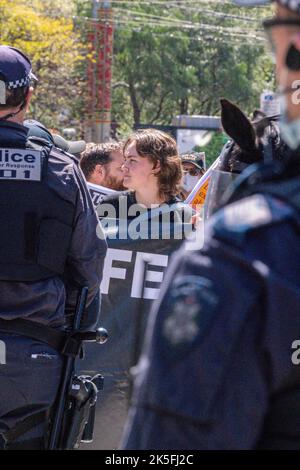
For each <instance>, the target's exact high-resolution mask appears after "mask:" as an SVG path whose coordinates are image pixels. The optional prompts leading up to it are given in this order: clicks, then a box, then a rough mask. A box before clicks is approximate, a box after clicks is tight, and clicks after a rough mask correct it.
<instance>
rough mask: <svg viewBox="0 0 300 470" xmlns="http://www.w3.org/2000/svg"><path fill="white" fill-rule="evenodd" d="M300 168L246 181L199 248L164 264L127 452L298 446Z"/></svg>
mask: <svg viewBox="0 0 300 470" xmlns="http://www.w3.org/2000/svg"><path fill="white" fill-rule="evenodd" d="M298 161H299V159H298ZM299 166H300V165H299V163H297V164H296V165H292V164H291V166H290V163H289V164H288V168H281V169H280V168H279V170H278V168H277V169H275V168H274V169H275V170H276V171H274V173H273V177H272V178H271V181H270V185H269V184H268V183H267V182H266V181H263V178H261V176H262V174H263V172H264V170H262V171H259V172H257V174H256V176H255V175H252V186H253V187H254V189H253V190H252V193H253V192H254V194H251V190H250V191H248V194H247V197H245V198H243V199H241V200H237V201H236V202H234V203H231V204H229V205H227V206H225V207H224V208H223V209H221V210H220V211H218V212H217V213H216V214H215V215H214V216H213V217H212V219H211V222H210V223H209V225H208V227H207V233H206V238H205V245H204V247H203V248H202V247H199V250H196V251H195V250H194V251H193V250H192V251H191V250H188V249H186V248H188V245H185V246H184V247H183V248H182V249H181V250H180V251H179V252H178V253H177V255H175V256H174V258H173V261H172V263H171V266H170V268H169V270H168V273H167V274H166V283H165V286H164V289H163V290H162V292H161V298H160V299H159V301H158V302H157V304H156V305H155V308H154V310H153V311H152V314H151V315H150V320H149V324H148V330H147V335H146V342H145V345H144V351H143V354H142V358H141V360H140V363H139V366H138V368H137V372H138V373H137V379H136V389H135V393H134V399H133V407H132V409H131V412H130V420H129V422H128V425H127V429H126V432H125V436H124V441H123V447H124V448H125V449H173V450H175V449H178V450H183V449H254V448H263V449H300V368H299V367H300V366H299V362H300V347H299V346H300V314H299V312H300V168H299ZM277 170H278V171H277ZM249 181H250V179H249ZM268 186H269V187H268ZM278 188H279V189H280V192H281V194H278V193H277V191H278ZM276 193H277V194H276ZM200 248H201V249H200ZM158 430H159V432H158Z"/></svg>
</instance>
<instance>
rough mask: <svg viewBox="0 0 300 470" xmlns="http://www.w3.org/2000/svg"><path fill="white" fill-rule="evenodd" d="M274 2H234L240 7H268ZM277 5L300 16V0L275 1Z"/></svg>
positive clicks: (264, 0)
mask: <svg viewBox="0 0 300 470" xmlns="http://www.w3.org/2000/svg"><path fill="white" fill-rule="evenodd" d="M271 1H274V0H233V2H234V3H236V4H237V5H240V6H255V5H266V4H267V3H271ZM275 1H276V2H277V3H279V4H280V5H282V6H283V7H285V8H288V9H289V10H291V11H294V12H295V13H299V15H300V0H275Z"/></svg>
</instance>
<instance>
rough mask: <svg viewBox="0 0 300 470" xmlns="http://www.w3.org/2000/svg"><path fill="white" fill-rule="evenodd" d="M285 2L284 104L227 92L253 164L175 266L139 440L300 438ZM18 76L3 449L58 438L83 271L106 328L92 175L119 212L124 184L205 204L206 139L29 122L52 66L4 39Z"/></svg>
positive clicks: (1, 306)
mask: <svg viewBox="0 0 300 470" xmlns="http://www.w3.org/2000/svg"><path fill="white" fill-rule="evenodd" d="M235 2H236V3H241V4H242V3H243V1H242V0H235ZM251 3H262V2H260V1H259V0H257V1H256V0H254V1H252V2H251ZM275 4H276V5H275V8H276V10H275V17H274V18H273V19H271V20H267V21H265V22H264V27H265V29H266V31H267V33H268V38H269V40H270V41H271V44H272V46H273V50H274V51H275V54H276V59H277V68H276V74H277V81H278V85H279V89H280V93H281V95H282V97H283V101H284V109H283V116H282V117H281V119H280V120H279V124H278V123H277V121H276V120H275V119H268V118H267V117H266V116H261V115H260V116H259V118H257V119H254V120H253V122H250V120H249V119H247V118H246V116H245V115H244V114H243V113H242V112H241V111H240V110H238V109H237V107H235V106H234V105H232V103H230V102H228V101H226V100H223V101H222V102H221V104H222V123H223V127H224V129H225V131H226V132H227V133H228V135H229V136H230V137H231V141H230V143H229V145H227V146H226V147H225V149H224V150H223V151H222V153H221V156H220V166H219V169H220V170H222V171H224V170H225V171H227V172H234V173H239V174H240V173H241V176H240V177H239V178H237V179H236V180H235V182H234V184H233V185H232V186H231V188H230V190H229V192H228V193H226V197H224V198H223V199H222V201H221V203H220V204H218V207H217V208H218V210H216V213H215V215H213V216H212V217H211V218H210V219H209V223H208V230H207V233H206V236H205V244H204V246H201V249H200V248H199V249H196V250H195V249H194V250H193V251H189V250H186V247H187V243H188V242H187V243H184V244H182V246H181V248H180V249H179V250H178V252H176V254H175V255H174V256H173V258H172V262H171V265H170V266H169V267H168V269H167V273H166V276H165V279H164V284H163V289H162V291H161V295H160V297H159V299H158V301H156V302H155V303H154V304H153V309H152V311H151V313H150V315H149V322H148V328H147V332H146V339H145V344H144V348H143V352H142V355H141V358H140V360H139V363H138V365H137V367H136V381H135V391H134V396H133V400H132V406H131V410H130V413H129V418H128V423H127V426H126V429H125V430H124V436H123V441H122V444H121V446H122V448H123V449H177V450H181V449H194V450H195V449H299V448H300V425H299V423H300V375H299V362H300V361H297V358H296V359H295V355H294V354H293V349H295V346H294V345H295V344H298V343H297V340H299V339H300V315H299V309H300V286H299V279H300V276H299V274H300V273H299V269H300V268H299V267H300V263H299V259H300V253H299V224H300V216H299V211H300V202H299V194H300V177H299V175H300V166H299V148H300V108H299V103H298V102H296V101H295V99H294V92H295V89H296V90H297V88H295V86H294V84H295V81H297V82H299V78H300V65H299V64H300V40H299V38H300V1H298V0H276V2H275ZM0 80H1V84H4V87H3V86H2V87H0V93H2V94H3V90H4V96H2V95H1V96H0V103H1V104H0V150H1V152H0V193H1V211H0V226H1V236H2V240H1V247H0V253H1V257H0V259H1V261H0V289H1V296H0V345H1V348H0V353H1V355H0V385H1V387H0V437H1V439H0V448H1V447H2V448H3V449H46V448H48V447H49V436H50V435H51V425H52V423H53V417H54V415H55V412H56V407H55V405H56V400H57V397H58V394H59V386H60V382H61V378H62V375H63V371H64V363H65V362H66V361H67V360H68V359H66V358H69V357H70V356H71V357H72V358H74V357H77V356H78V355H79V354H80V347H78V344H77V343H76V338H75V337H74V335H73V336H72V335H70V333H69V332H70V324H71V323H72V318H73V317H74V311H75V309H76V303H77V298H78V291H80V289H81V288H82V287H87V288H88V296H87V303H86V307H87V308H86V309H85V312H84V315H83V318H82V319H81V325H79V326H81V327H82V329H83V330H84V331H88V330H93V329H94V328H95V325H97V324H98V319H99V313H100V292H99V286H100V283H101V280H102V277H103V276H105V275H106V273H105V272H103V266H104V259H105V255H106V251H107V243H106V241H105V236H104V234H103V230H102V228H101V223H100V222H99V220H98V216H97V213H96V211H95V207H94V206H93V202H92V199H91V196H90V193H89V189H88V188H89V186H88V185H91V187H95V186H96V187H98V188H100V192H101V191H102V194H103V197H101V200H100V201H99V207H100V210H101V207H102V208H105V210H107V207H111V208H112V209H113V214H114V217H115V218H116V219H120V218H121V217H122V215H121V212H122V211H121V201H122V203H124V204H125V209H126V210H125V217H126V218H128V219H134V218H136V217H138V216H139V215H140V214H141V213H145V214H146V215H147V216H148V215H149V216H150V217H151V216H152V211H153V210H154V211H155V210H160V209H161V208H163V207H164V208H167V210H169V211H172V214H173V215H172V220H171V222H172V223H173V222H178V221H180V220H181V222H182V220H183V221H185V220H186V219H188V220H190V221H191V220H193V217H194V216H195V213H194V209H193V208H192V207H190V206H189V205H188V204H185V203H184V201H185V200H186V198H187V196H188V194H189V193H190V192H191V191H192V189H193V188H194V186H195V185H196V184H197V182H198V180H199V179H200V178H201V177H202V176H203V175H204V173H205V155H204V154H203V153H189V154H183V155H179V153H178V148H177V145H176V142H175V140H174V139H173V138H172V137H171V136H169V135H168V134H166V133H164V132H162V131H159V130H157V129H143V130H137V131H134V132H133V133H131V134H130V135H129V136H128V137H127V139H125V140H124V142H108V143H103V144H94V143H89V144H87V145H85V143H84V142H82V141H81V142H76V143H73V144H72V142H68V141H66V140H65V139H63V138H62V137H61V136H59V135H53V134H52V133H51V132H50V131H49V130H47V129H46V128H45V127H44V126H43V125H42V124H40V123H38V122H36V121H32V120H30V121H26V114H27V111H28V109H29V104H30V100H31V96H32V94H33V88H32V86H31V84H32V81H35V80H37V78H36V77H35V75H34V74H33V72H32V65H31V61H30V59H29V58H28V57H27V56H26V55H25V54H24V53H23V52H22V51H20V50H18V49H15V48H13V47H9V46H4V45H3V46H0ZM216 157H217V156H216ZM97 212H98V215H99V211H98V209H97ZM102 217H105V214H102ZM182 217H183V218H182ZM194 225H196V224H194ZM77 326H78V325H77ZM74 341H75V343H76V344H77V348H76V347H75V345H74ZM295 341H296V343H295ZM41 384H42V385H43V386H41Z"/></svg>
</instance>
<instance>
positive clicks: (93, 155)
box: [80, 142, 123, 179]
mask: <svg viewBox="0 0 300 470" xmlns="http://www.w3.org/2000/svg"><path fill="white" fill-rule="evenodd" d="M122 146H123V144H122V143H121V142H105V143H102V144H93V143H90V144H88V145H87V147H86V150H85V151H84V152H82V153H81V158H80V167H81V169H82V171H83V174H84V176H85V178H86V179H88V178H89V177H90V176H91V174H92V173H93V171H94V169H95V166H96V165H107V164H108V163H110V162H111V160H112V158H111V153H112V152H117V151H121V150H122Z"/></svg>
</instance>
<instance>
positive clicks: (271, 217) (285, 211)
mask: <svg viewBox="0 0 300 470" xmlns="http://www.w3.org/2000/svg"><path fill="white" fill-rule="evenodd" d="M292 213H293V210H292V209H291V208H290V207H289V206H288V205H287V204H285V203H283V202H281V201H279V200H277V199H275V198H273V197H271V196H267V195H266V196H265V195H262V194H255V195H253V196H249V197H247V198H244V199H241V200H239V201H237V202H234V203H233V204H229V205H228V206H225V207H224V208H223V209H222V210H220V211H219V212H217V213H216V215H215V216H214V217H213V218H212V220H211V223H212V229H213V233H214V235H215V236H216V237H217V238H221V239H228V240H231V241H233V242H242V241H243V240H244V237H245V235H246V234H247V233H248V232H250V231H252V230H256V229H257V228H260V227H263V226H267V225H272V224H273V223H275V222H278V221H279V220H284V219H285V218H287V217H289V216H290V215H291V214H292Z"/></svg>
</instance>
